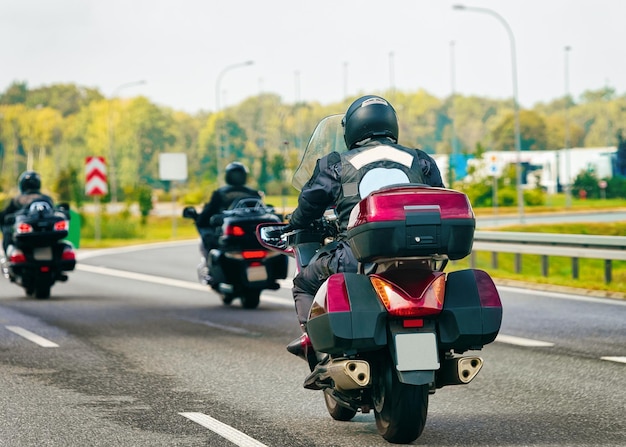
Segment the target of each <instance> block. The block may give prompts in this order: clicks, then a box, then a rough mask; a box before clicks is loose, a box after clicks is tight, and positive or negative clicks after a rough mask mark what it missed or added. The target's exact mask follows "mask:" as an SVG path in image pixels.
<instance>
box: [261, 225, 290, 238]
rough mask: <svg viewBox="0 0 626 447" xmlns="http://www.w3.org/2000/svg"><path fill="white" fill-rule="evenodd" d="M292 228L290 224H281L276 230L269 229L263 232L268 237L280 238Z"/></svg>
mask: <svg viewBox="0 0 626 447" xmlns="http://www.w3.org/2000/svg"><path fill="white" fill-rule="evenodd" d="M292 230H293V228H291V225H289V224H287V225H285V226H281V227H280V228H278V229H276V230H270V231H268V232H267V233H265V234H266V235H267V237H268V238H270V239H280V237H281V236H282V235H283V234H285V233H288V232H290V231H292Z"/></svg>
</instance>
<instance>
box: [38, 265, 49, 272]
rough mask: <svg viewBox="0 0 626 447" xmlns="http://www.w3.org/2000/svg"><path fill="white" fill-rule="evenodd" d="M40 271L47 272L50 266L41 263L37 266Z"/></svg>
mask: <svg viewBox="0 0 626 447" xmlns="http://www.w3.org/2000/svg"><path fill="white" fill-rule="evenodd" d="M39 271H40V272H44V273H48V272H49V271H50V267H49V266H47V265H43V266H41V267H40V268H39Z"/></svg>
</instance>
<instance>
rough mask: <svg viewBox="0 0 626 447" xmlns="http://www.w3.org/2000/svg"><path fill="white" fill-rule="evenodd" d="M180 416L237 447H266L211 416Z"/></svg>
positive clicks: (199, 414)
mask: <svg viewBox="0 0 626 447" xmlns="http://www.w3.org/2000/svg"><path fill="white" fill-rule="evenodd" d="M178 414H180V415H181V416H184V417H186V418H187V419H189V420H192V421H193V422H195V423H197V424H200V425H202V426H203V427H206V428H208V429H209V430H211V431H212V432H214V433H217V434H218V435H220V436H221V437H222V438H226V439H228V440H229V441H230V442H232V443H234V444H235V445H237V446H239V447H267V446H266V445H265V444H263V443H261V442H259V441H257V440H256V439H254V438H251V437H250V436H248V435H246V434H245V433H242V432H240V431H239V430H236V429H234V428H233V427H231V426H230V425H227V424H224V423H223V422H220V421H218V420H217V419H213V418H212V417H211V416H207V415H206V414H203V413H178Z"/></svg>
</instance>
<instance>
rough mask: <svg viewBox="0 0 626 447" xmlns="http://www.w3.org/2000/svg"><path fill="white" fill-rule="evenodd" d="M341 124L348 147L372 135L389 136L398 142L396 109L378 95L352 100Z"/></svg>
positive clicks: (352, 146) (350, 147) (351, 147)
mask: <svg viewBox="0 0 626 447" xmlns="http://www.w3.org/2000/svg"><path fill="white" fill-rule="evenodd" d="M341 124H342V125H343V136H344V139H345V140H346V145H347V146H348V149H353V148H354V147H355V146H356V145H357V143H358V142H360V141H363V140H366V139H368V138H372V137H389V138H391V139H392V140H393V141H394V143H397V142H398V117H397V116H396V111H395V110H394V108H393V107H392V106H391V104H389V103H388V102H387V100H385V99H383V98H381V97H380V96H375V95H367V96H362V97H361V98H359V99H357V100H356V101H354V102H353V103H352V105H350V107H348V110H347V111H346V114H345V116H344V117H343V120H342V121H341Z"/></svg>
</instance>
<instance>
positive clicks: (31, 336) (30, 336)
mask: <svg viewBox="0 0 626 447" xmlns="http://www.w3.org/2000/svg"><path fill="white" fill-rule="evenodd" d="M5 327H6V328H7V329H8V330H10V331H11V332H13V333H15V334H17V335H20V336H22V337H24V338H25V339H26V340H28V341H32V342H33V343H35V344H38V345H39V346H42V347H44V348H58V347H59V345H57V344H56V343H54V342H51V341H50V340H48V339H47V338H43V337H42V336H40V335H37V334H35V333H33V332H31V331H29V330H26V329H24V328H22V327H19V326H5Z"/></svg>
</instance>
